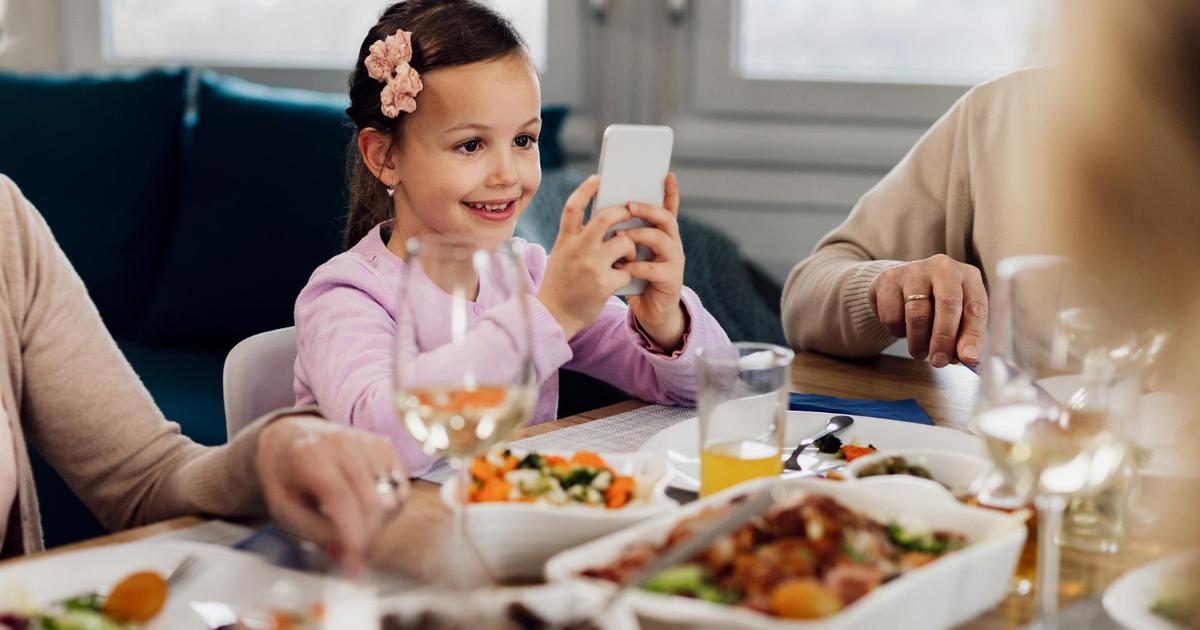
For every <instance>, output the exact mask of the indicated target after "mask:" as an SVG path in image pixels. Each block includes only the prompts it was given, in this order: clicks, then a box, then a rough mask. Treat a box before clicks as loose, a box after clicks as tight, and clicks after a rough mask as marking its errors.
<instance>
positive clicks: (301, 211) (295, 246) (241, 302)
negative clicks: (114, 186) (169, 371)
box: [140, 73, 352, 345]
mask: <svg viewBox="0 0 1200 630" xmlns="http://www.w3.org/2000/svg"><path fill="white" fill-rule="evenodd" d="M345 107H346V103H345V99H344V98H343V97H341V96H337V95H332V94H320V93H316V92H306V91H301V90H290V89H281V88H269V87H265V86H261V85H256V84H253V83H249V82H246V81H242V80H240V79H235V78H231V77H221V76H219V75H216V74H211V73H206V74H205V75H204V76H202V77H201V79H200V81H199V90H198V104H197V119H196V123H195V127H194V129H192V131H191V134H190V136H189V142H190V147H191V151H190V155H189V157H188V163H187V169H186V172H185V174H184V179H183V183H182V193H181V201H180V207H179V211H178V216H177V218H176V220H175V224H174V227H173V231H172V233H171V236H170V239H169V244H168V250H167V255H166V259H165V261H164V263H163V266H162V268H161V270H160V274H159V277H158V282H157V285H156V288H155V291H154V295H153V299H152V301H151V304H150V308H149V311H148V313H147V317H146V320H145V322H144V325H143V327H142V330H141V334H140V338H141V339H143V340H146V341H153V342H171V343H182V344H189V345H209V344H218V345H224V344H228V343H229V342H235V341H237V340H240V339H242V338H245V337H247V336H249V335H251V334H253V333H257V332H261V331H264V330H268V329H272V328H279V327H281V326H288V325H291V323H292V306H293V303H294V301H295V299H296V295H297V294H298V293H299V292H300V289H301V288H302V287H303V286H304V284H305V282H306V281H307V280H308V276H309V274H311V273H312V271H313V269H315V268H316V267H317V266H318V265H319V264H321V263H322V262H324V261H325V260H327V259H328V258H329V257H331V256H333V255H334V254H336V253H337V252H338V251H339V245H340V242H339V240H340V239H339V237H340V233H341V230H342V225H343V221H344V215H345V212H346V206H347V199H346V196H347V190H346V182H345V171H346V167H345V151H346V147H347V146H348V143H349V141H350V138H351V135H352V128H351V127H350V125H349V123H348V121H347V119H346V117H345V113H344V111H343V110H344V109H345Z"/></svg>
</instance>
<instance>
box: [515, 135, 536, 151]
mask: <svg viewBox="0 0 1200 630" xmlns="http://www.w3.org/2000/svg"><path fill="white" fill-rule="evenodd" d="M537 141H538V139H537V138H535V137H533V136H531V135H529V134H527V133H526V134H522V135H519V136H517V137H516V138H513V144H515V145H517V148H519V149H528V148H529V147H531V146H533V145H535V144H537Z"/></svg>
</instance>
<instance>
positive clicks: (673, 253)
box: [621, 227, 682, 262]
mask: <svg viewBox="0 0 1200 630" xmlns="http://www.w3.org/2000/svg"><path fill="white" fill-rule="evenodd" d="M621 233H622V234H624V235H625V236H628V237H629V238H630V240H632V241H633V242H634V243H636V244H638V245H645V246H646V247H649V248H650V249H651V250H652V251H653V252H654V259H655V260H656V261H658V262H670V261H673V260H676V259H678V258H680V255H679V253H680V252H681V251H682V247H681V246H680V245H679V241H678V239H674V238H671V236H670V235H669V234H667V233H666V232H664V231H662V230H660V229H658V228H652V227H648V228H632V229H629V230H622V231H621Z"/></svg>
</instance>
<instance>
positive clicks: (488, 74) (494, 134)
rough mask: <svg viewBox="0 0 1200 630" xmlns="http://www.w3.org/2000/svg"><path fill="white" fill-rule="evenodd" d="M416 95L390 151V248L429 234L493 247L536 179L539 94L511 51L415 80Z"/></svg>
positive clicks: (508, 232)
mask: <svg viewBox="0 0 1200 630" xmlns="http://www.w3.org/2000/svg"><path fill="white" fill-rule="evenodd" d="M421 80H422V81H423V82H424V85H425V87H424V89H423V90H421V93H420V94H419V95H418V96H417V109H416V111H415V112H413V113H412V114H409V116H408V120H406V121H405V124H404V129H403V133H402V134H401V139H400V142H399V143H398V145H397V147H396V149H395V151H394V152H393V156H394V160H395V166H396V171H397V173H398V175H399V180H400V182H399V185H397V186H396V188H395V193H394V195H393V203H394V205H395V208H396V228H395V230H394V231H393V234H392V239H391V243H394V244H403V243H404V241H405V240H407V239H408V238H410V237H413V236H418V235H421V234H428V233H431V232H432V233H438V234H453V235H457V236H467V237H469V238H472V239H474V240H476V241H477V242H478V243H479V245H481V246H487V247H494V246H498V245H500V244H501V243H503V242H504V241H506V240H507V239H508V238H510V237H511V236H512V234H513V229H514V227H515V226H516V223H517V218H518V217H520V216H521V213H522V212H523V211H524V210H525V208H526V207H527V206H528V205H529V200H530V199H532V198H533V193H534V192H535V191H537V187H538V185H539V184H540V183H541V180H542V169H541V166H540V164H539V163H538V146H537V140H538V133H540V132H541V127H542V120H541V107H542V99H541V89H540V85H539V83H538V77H537V74H536V73H535V72H534V70H533V68H532V67H531V65H530V63H529V61H528V60H527V59H526V58H525V57H524V56H523V55H520V54H513V55H508V56H506V57H503V58H500V59H492V60H488V61H482V62H478V63H473V64H469V65H465V66H455V67H450V68H439V69H437V70H432V71H429V72H427V73H424V74H422V75H421Z"/></svg>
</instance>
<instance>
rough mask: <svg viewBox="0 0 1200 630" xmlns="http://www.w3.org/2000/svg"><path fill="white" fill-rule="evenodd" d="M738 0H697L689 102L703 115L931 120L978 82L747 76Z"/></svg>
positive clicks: (910, 121)
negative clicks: (741, 62)
mask: <svg viewBox="0 0 1200 630" xmlns="http://www.w3.org/2000/svg"><path fill="white" fill-rule="evenodd" d="M737 2H738V0H695V4H694V11H693V20H694V25H693V26H694V33H693V40H692V41H693V46H692V50H691V54H690V62H691V69H692V73H691V74H692V76H693V80H692V81H691V84H692V90H691V94H690V96H691V98H690V99H689V100H690V101H691V109H693V110H694V111H695V112H696V113H698V114H701V115H725V116H731V115H755V114H757V115H766V116H772V117H781V116H782V117H790V118H808V119H823V120H839V121H850V120H860V121H871V122H895V123H922V124H927V123H928V122H930V121H932V120H934V119H936V118H937V117H938V116H940V115H941V114H942V113H943V112H945V111H946V110H947V109H949V108H950V106H951V105H953V104H954V102H955V101H956V100H958V98H959V97H961V96H962V95H963V94H964V93H965V92H966V91H967V90H968V89H969V88H970V85H969V84H967V83H961V84H959V83H913V82H904V83H899V82H897V83H891V82H887V83H885V82H867V81H852V80H846V81H833V80H819V79H803V78H799V79H762V78H750V77H745V76H743V75H742V74H740V73H739V72H738V71H737V50H736V37H737V19H738V10H737V9H738V7H737Z"/></svg>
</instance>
